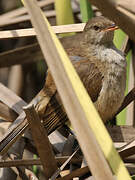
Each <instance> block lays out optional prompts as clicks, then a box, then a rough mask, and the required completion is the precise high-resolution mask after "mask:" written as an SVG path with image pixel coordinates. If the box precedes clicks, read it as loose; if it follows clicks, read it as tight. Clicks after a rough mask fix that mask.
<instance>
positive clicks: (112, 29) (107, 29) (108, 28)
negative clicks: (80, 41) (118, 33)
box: [103, 24, 119, 32]
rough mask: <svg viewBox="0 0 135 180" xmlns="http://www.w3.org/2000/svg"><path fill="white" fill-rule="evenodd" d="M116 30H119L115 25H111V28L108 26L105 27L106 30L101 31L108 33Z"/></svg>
mask: <svg viewBox="0 0 135 180" xmlns="http://www.w3.org/2000/svg"><path fill="white" fill-rule="evenodd" d="M117 29H119V27H118V26H116V25H115V24H113V25H112V26H109V27H107V28H106V29H103V31H104V32H108V31H115V30H117Z"/></svg>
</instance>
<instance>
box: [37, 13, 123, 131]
mask: <svg viewBox="0 0 135 180" xmlns="http://www.w3.org/2000/svg"><path fill="white" fill-rule="evenodd" d="M116 29H118V27H117V26H116V25H115V24H114V23H113V22H112V21H110V20H109V19H107V18H106V17H103V16H100V17H94V18H92V19H90V20H89V21H88V23H87V24H86V26H85V28H84V31H83V32H82V33H78V34H76V35H74V36H70V37H64V38H61V39H60V41H61V43H62V45H63V47H64V49H65V50H66V52H67V54H68V56H69V58H70V60H71V62H72V64H73V66H74V68H75V69H76V71H77V73H78V75H79V77H80V79H81V81H82V82H83V85H84V87H85V88H86V90H87V92H88V94H89V96H90V97H91V99H92V101H93V103H94V105H95V108H96V109H97V111H98V113H99V115H100V117H101V119H102V120H103V122H104V123H106V122H107V121H109V120H111V119H112V118H113V117H114V115H115V114H116V113H117V111H118V109H119V108H120V106H121V104H122V102H123V100H124V92H125V87H126V59H125V56H124V53H123V52H121V51H120V50H118V49H117V48H116V47H115V45H114V43H113V37H114V30H116ZM50 83H51V84H53V90H54V89H55V90H56V86H55V83H54V81H53V78H52V76H51V73H50V71H48V76H47V79H46V84H45V86H44V88H43V91H42V93H41V94H39V95H38V98H39V96H40V97H41V102H43V97H44V96H46V92H48V90H49V86H50ZM43 94H44V95H43ZM41 102H40V101H39V99H38V103H37V102H36V104H37V105H36V106H35V107H36V109H37V111H38V113H39V116H40V118H41V119H43V122H44V126H45V127H46V128H47V129H48V132H51V131H53V130H54V129H55V128H56V127H58V126H60V125H62V124H64V123H65V122H66V121H67V120H68V117H67V115H66V112H65V110H64V107H63V105H62V101H61V99H60V96H59V94H58V92H57V90H56V91H55V93H54V94H53V96H52V98H51V99H50V102H49V103H48V105H47V107H45V109H44V106H43V105H41V104H42V103H41ZM56 124H57V125H56ZM53 126H54V127H53ZM55 126H56V127H55Z"/></svg>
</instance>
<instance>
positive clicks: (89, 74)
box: [38, 57, 103, 133]
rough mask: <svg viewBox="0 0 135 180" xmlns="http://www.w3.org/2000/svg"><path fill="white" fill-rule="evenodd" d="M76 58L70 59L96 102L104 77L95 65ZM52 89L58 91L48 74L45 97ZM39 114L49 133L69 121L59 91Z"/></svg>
mask: <svg viewBox="0 0 135 180" xmlns="http://www.w3.org/2000/svg"><path fill="white" fill-rule="evenodd" d="M75 58H77V59H76V60H75V59H73V57H70V59H72V60H71V61H72V63H73V65H74V67H75V69H76V71H77V73H78V75H79V76H80V78H81V80H82V82H83V84H84V86H85V88H86V89H87V92H88V94H89V95H90V97H91V99H92V101H93V102H95V101H96V100H97V98H98V96H99V93H100V90H101V88H102V80H103V76H102V74H101V72H100V71H99V69H98V68H97V67H96V65H95V64H94V63H91V62H90V61H89V60H84V58H82V59H79V57H75ZM50 83H51V86H50ZM50 87H54V88H53V92H54V89H55V90H56V87H55V83H54V81H53V78H52V77H51V73H50V72H48V76H47V81H46V85H45V87H44V96H46V93H47V96H48V92H50V89H49V88H50ZM48 90H49V91H48ZM39 107H40V106H39ZM38 112H39V115H40V118H41V119H43V122H44V126H45V127H46V129H47V132H48V133H50V132H52V131H54V130H55V129H56V128H57V127H59V126H61V125H63V124H64V123H65V121H67V119H68V118H67V115H66V112H65V110H64V107H63V105H62V102H61V99H60V96H59V94H58V92H57V91H55V92H54V94H53V96H52V97H51V99H50V101H49V102H48V104H47V106H46V108H45V109H44V111H43V109H42V111H38Z"/></svg>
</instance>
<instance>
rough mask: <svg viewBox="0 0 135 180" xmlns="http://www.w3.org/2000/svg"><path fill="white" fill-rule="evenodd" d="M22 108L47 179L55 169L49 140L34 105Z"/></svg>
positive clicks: (55, 165)
mask: <svg viewBox="0 0 135 180" xmlns="http://www.w3.org/2000/svg"><path fill="white" fill-rule="evenodd" d="M23 109H24V111H25V113H26V117H27V120H28V122H29V126H30V130H31V133H32V136H33V139H34V141H35V144H36V147H37V151H38V154H39V156H40V159H41V162H42V165H43V168H44V173H45V179H48V178H49V177H50V176H52V175H53V173H54V172H55V171H56V170H57V163H56V160H55V158H54V154H53V151H52V148H51V144H50V142H49V139H48V136H47V133H46V131H45V129H44V126H43V124H42V123H41V121H40V119H39V116H38V115H37V113H36V111H35V109H34V106H33V105H28V106H26V107H24V108H23Z"/></svg>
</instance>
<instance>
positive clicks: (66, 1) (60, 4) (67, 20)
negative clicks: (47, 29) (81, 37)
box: [55, 0, 75, 36]
mask: <svg viewBox="0 0 135 180" xmlns="http://www.w3.org/2000/svg"><path fill="white" fill-rule="evenodd" d="M55 10H56V22H57V25H63V24H74V16H73V12H72V7H71V0H55ZM73 34H75V33H64V34H62V36H68V35H73Z"/></svg>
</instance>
